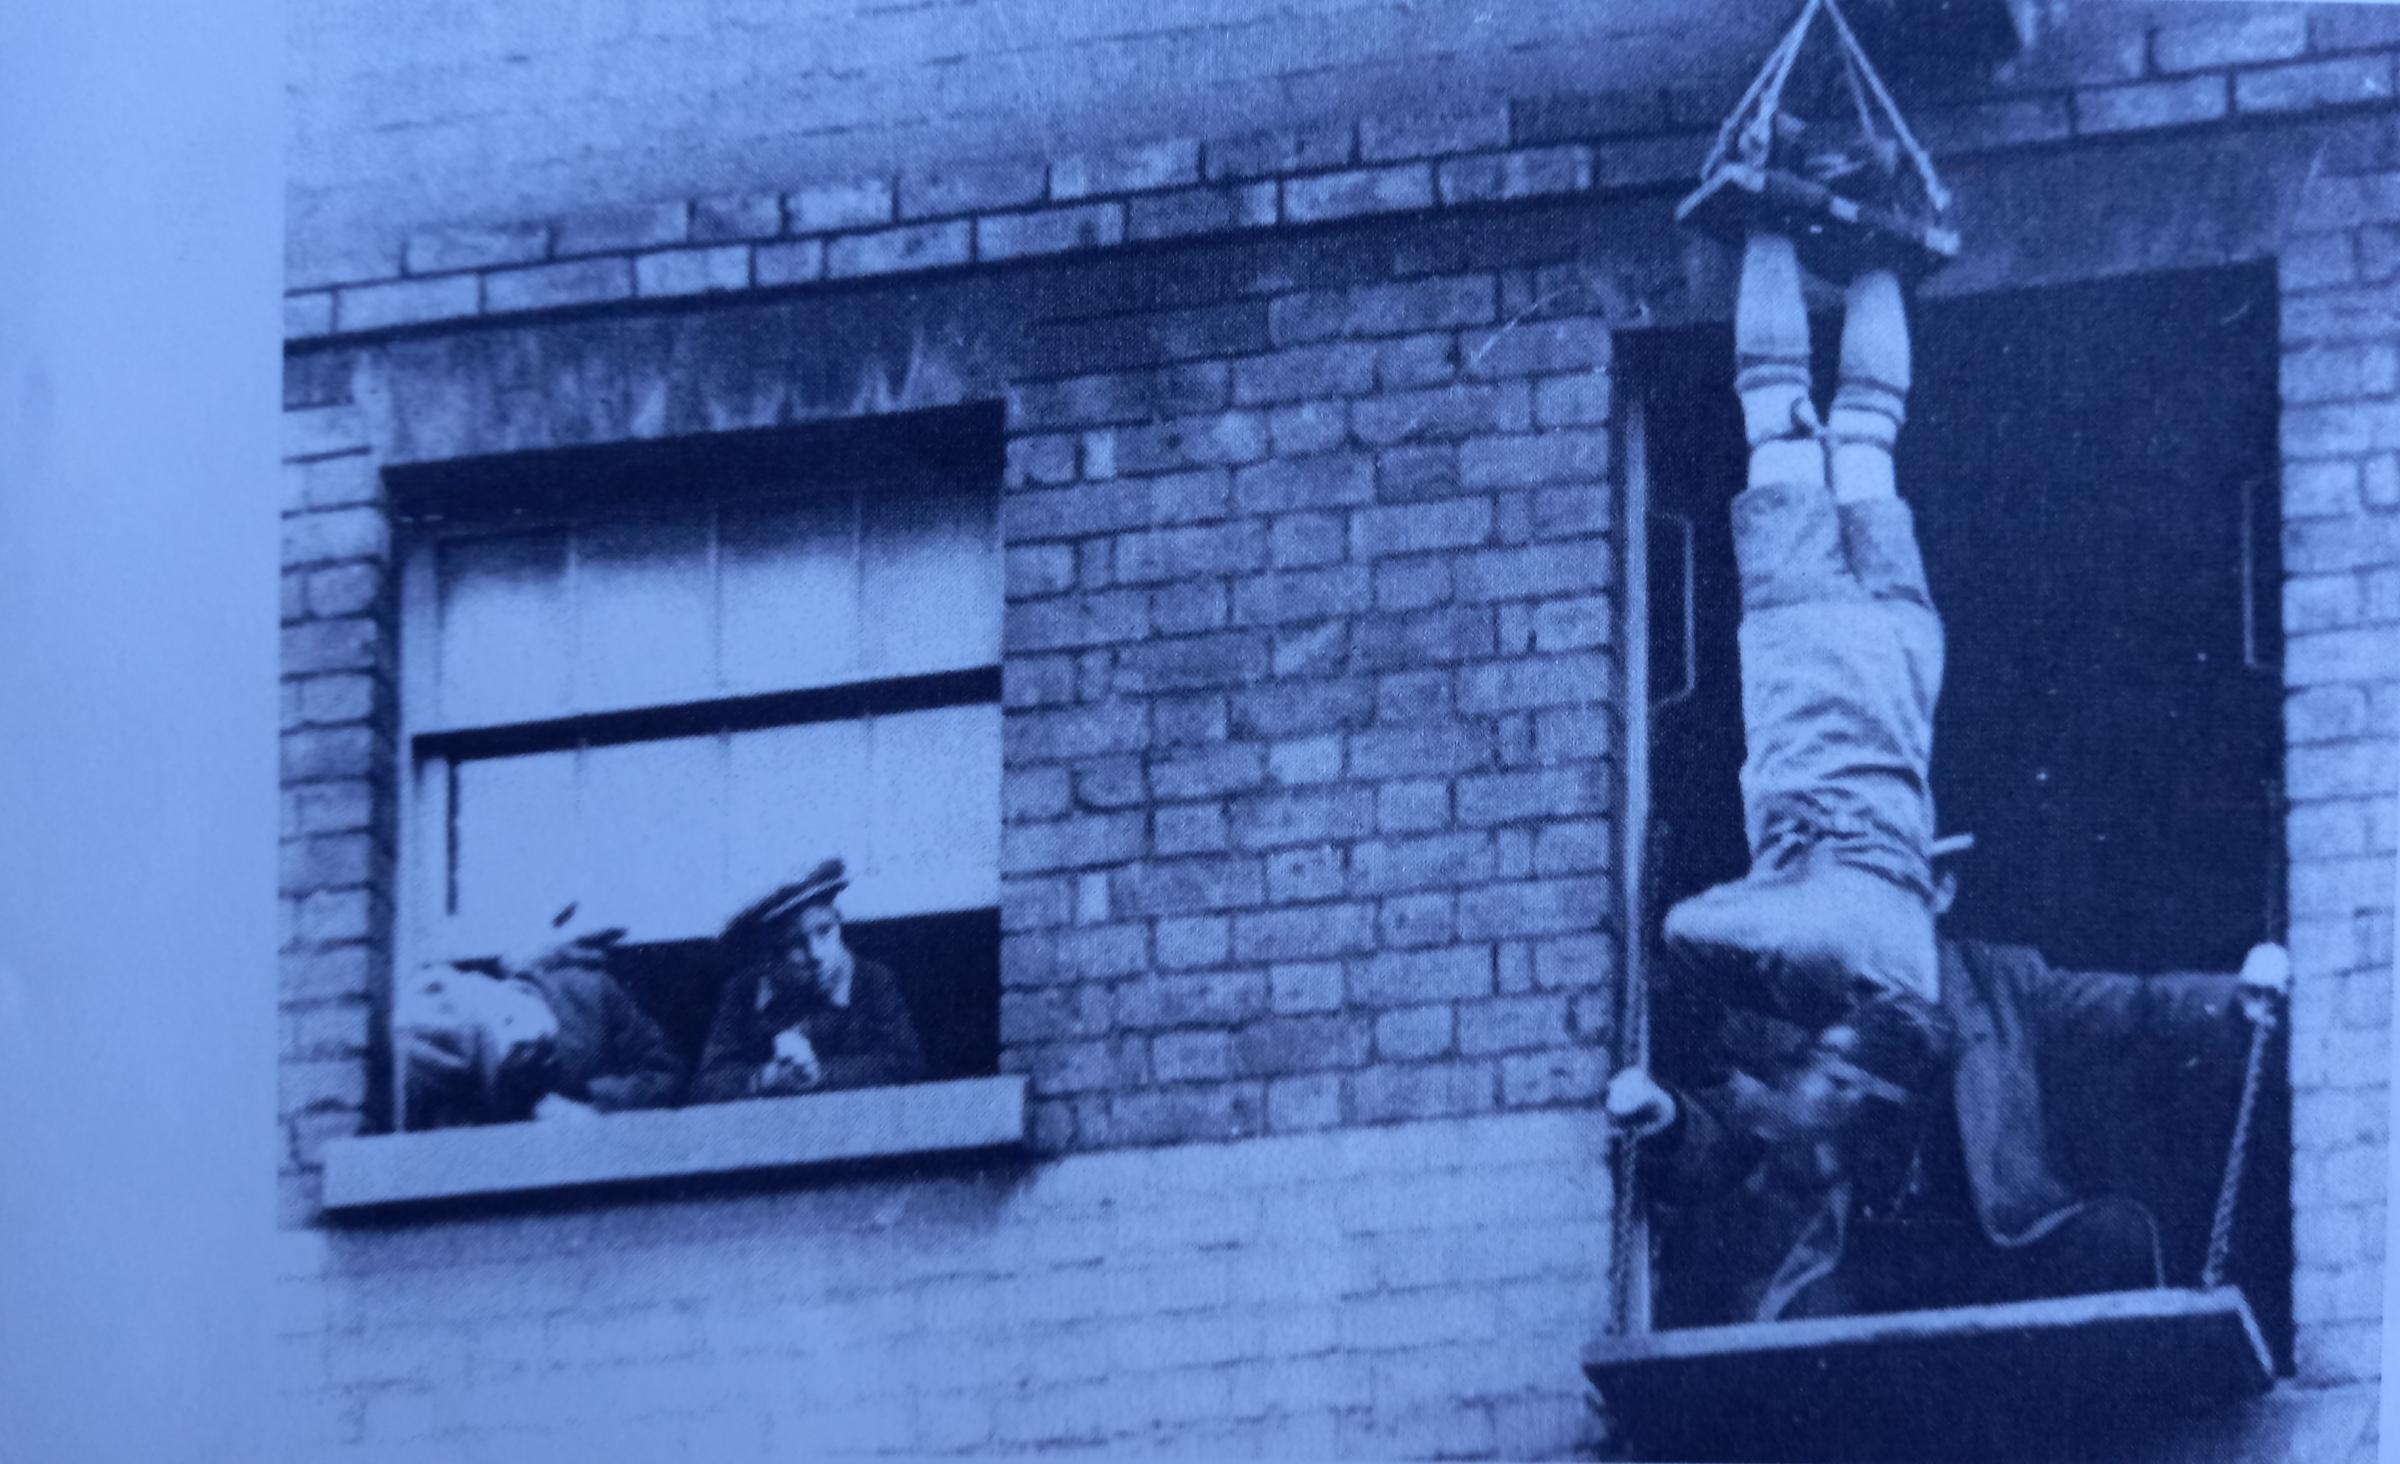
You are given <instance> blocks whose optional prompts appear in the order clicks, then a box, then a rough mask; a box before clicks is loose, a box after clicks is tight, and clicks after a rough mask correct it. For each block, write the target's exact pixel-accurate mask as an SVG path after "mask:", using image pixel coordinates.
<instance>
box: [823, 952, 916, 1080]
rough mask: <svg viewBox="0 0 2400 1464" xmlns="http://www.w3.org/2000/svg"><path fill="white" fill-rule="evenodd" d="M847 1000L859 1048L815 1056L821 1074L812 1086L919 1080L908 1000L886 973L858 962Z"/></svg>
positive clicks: (865, 963) (914, 1034)
mask: <svg viewBox="0 0 2400 1464" xmlns="http://www.w3.org/2000/svg"><path fill="white" fill-rule="evenodd" d="M851 1000H852V1001H854V1002H856V1003H857V1010H856V1016H855V1020H856V1022H857V1023H858V1026H859V1035H860V1038H861V1041H860V1044H859V1050H858V1051H856V1052H848V1053H842V1054H840V1055H837V1056H827V1055H823V1054H820V1061H821V1062H822V1064H823V1066H824V1076H823V1078H822V1079H820V1080H819V1083H818V1086H819V1087H824V1088H878V1087H887V1086H890V1085H892V1084H895V1083H915V1082H921V1081H923V1080H924V1077H925V1052H924V1049H923V1047H922V1046H920V1045H919V1044H918V1042H917V1026H916V1023H915V1022H913V1021H911V1020H909V1015H908V1003H907V1001H906V999H904V998H903V997H902V996H901V995H900V989H899V986H898V984H897V983H896V982H895V981H894V980H893V979H892V976H891V973H889V972H887V971H885V970H883V969H882V968H881V967H879V966H873V965H871V964H870V963H868V962H866V961H860V962H859V963H858V970H857V975H856V977H855V978H854V982H853V986H852V991H851Z"/></svg>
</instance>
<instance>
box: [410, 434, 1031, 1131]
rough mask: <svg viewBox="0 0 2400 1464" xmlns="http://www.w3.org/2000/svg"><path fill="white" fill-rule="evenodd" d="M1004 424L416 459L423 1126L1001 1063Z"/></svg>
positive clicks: (414, 605) (884, 1080)
mask: <svg viewBox="0 0 2400 1464" xmlns="http://www.w3.org/2000/svg"><path fill="white" fill-rule="evenodd" d="M999 444H1000V438H999V423H998V420H997V414H996V413H993V412H990V411H985V410H974V409H966V410H956V411H945V412H929V413H920V414H912V415H911V416H909V417H907V418H900V419H893V420H891V421H886V422H869V423H845V424H838V425H833V426H827V427H817V428H796V429H790V430H782V431H770V432H758V433H741V434H729V435H726V436H724V437H721V438H711V439H704V440H686V441H675V442H663V443H647V444H637V445H631V446H622V447H608V448H578V449H570V450H564V451H557V452H546V453H539V454H525V455H520V456H512V457H502V458H492V459H484V460H479V461H476V462H472V463H463V464H448V465H442V466H440V467H429V468H422V469H412V470H403V471H400V472H398V473H395V474H394V480H393V485H392V487H393V496H394V501H395V505H396V511H397V514H398V520H399V528H400V535H399V539H400V554H401V573H400V602H399V607H398V611H399V623H400V628H401V634H400V646H401V655H400V663H401V664H400V677H401V722H402V726H401V761H402V770H401V780H402V797H403V810H402V820H403V823H402V847H403V854H404V858H403V873H402V879H401V892H400V893H401V899H400V923H401V937H402V938H401V941H400V943H399V951H400V957H399V960H398V961H397V962H396V963H395V964H396V972H397V974H396V975H395V979H394V991H393V997H392V1003H391V1019H392V1024H393V1042H392V1048H393V1053H394V1058H395V1062H394V1067H395V1074H394V1082H395V1084H396V1086H397V1088H398V1092H399V1097H400V1099H401V1101H400V1103H399V1104H398V1105H397V1111H398V1112H399V1113H400V1115H401V1118H402V1124H403V1126H405V1127H412V1128H414V1127H431V1126H443V1125H448V1124H456V1123H484V1122H504V1121H511V1120H518V1119H525V1118H535V1119H550V1118H572V1117H583V1116H588V1115H590V1114H592V1113H596V1112H607V1111H615V1110H625V1109H646V1108H659V1107H669V1106H675V1105H678V1104H686V1103H703V1102H726V1101H735V1100H742V1099H749V1098H756V1097H777V1096H789V1095H794V1094H800V1093H807V1092H816V1091H826V1090H831V1089H839V1088H855V1087H869V1086H882V1085H889V1084H894V1083H905V1082H914V1081H919V1080H923V1079H928V1078H946V1077H958V1076H968V1075H973V1074H977V1073H989V1072H991V1071H993V1070H994V1067H995V1065H996V1057H997V985H998V979H997V972H998V944H999V940H998V936H999V930H998V914H997V910H998V904H999V829H1000V706H999V693H1000V673H999V661H1000V613H1001V580H1000V552H999V537H998V536H999V528H998V484H999Z"/></svg>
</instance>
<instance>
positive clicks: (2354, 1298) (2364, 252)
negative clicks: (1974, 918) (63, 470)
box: [2281, 128, 2400, 1381]
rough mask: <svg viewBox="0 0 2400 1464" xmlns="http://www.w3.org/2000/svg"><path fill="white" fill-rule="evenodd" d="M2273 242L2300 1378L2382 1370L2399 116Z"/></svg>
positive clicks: (2397, 520) (2395, 761)
mask: <svg viewBox="0 0 2400 1464" xmlns="http://www.w3.org/2000/svg"><path fill="white" fill-rule="evenodd" d="M2324 164H2325V166H2324V168H2323V170H2322V174H2321V176H2319V177H2318V178H2317V179H2316V180H2314V182H2313V183H2312V185H2311V186H2310V187H2309V189H2308V190H2307V191H2306V192H2305V193H2304V194H2303V195H2302V198H2301V201H2300V206H2299V209H2298V212H2297V213H2296V214H2295V216H2294V218H2293V229H2294V232H2293V234H2292V235H2291V237H2290V238H2289V240H2288V242H2287V244H2286V246H2285V249H2284V252H2283V254H2282V258H2281V272H2282V286H2283V317H2282V328H2283V342H2284V356H2283V376H2282V385H2283V398H2284V404H2285V405H2284V415H2283V450H2284V482H2283V511H2284V524H2285V527H2284V570H2285V574H2286V579H2285V582H2284V624H2285V631H2286V635H2287V641H2286V645H2285V652H2284V681H2285V684H2286V686H2287V687H2288V688H2289V696H2288V699H2287V701H2286V702H2285V711H2284V723H2285V728H2286V735H2287V738H2288V740H2289V743H2290V748H2291V751H2290V760H2289V764H2288V768H2287V773H2286V791H2287V793H2288V794H2289V797H2290V800H2291V814H2290V823H2289V833H2290V853H2291V900H2292V905H2291V913H2292V927H2291V947H2292V956H2293V962H2294V965H2295V968H2296V969H2295V990H2294V993H2293V1001H2292V1025H2293V1049H2292V1071H2293V1084H2294V1089H2295V1091H2294V1093H2293V1118H2292V1126H2293V1142H2294V1146H2295V1152H2294V1156H2293V1157H2294V1169H2293V1187H2294V1198H2295V1206H2294V1209H2295V1232H2294V1237H2293V1238H2294V1244H2295V1248H2296V1259H2297V1270H2296V1273H2295V1275H2294V1278H2293V1306H2294V1312H2295V1317H2296V1320H2297V1322H2298V1324H2299V1337H2298V1353H2299V1355H2298V1363H2299V1367H2300V1369H2301V1372H2302V1375H2303V1376H2304V1377H2309V1378H2312V1379H2323V1380H2327V1381H2338V1380H2342V1379H2348V1378H2362V1377H2374V1376H2377V1375H2378V1374H2379V1373H2380V1371H2381V1354H2382V1337H2381V1321H2382V1315H2383V1255H2384V1245H2383V1241H2384V1229H2385V1222H2386V1214H2387V1211H2386V1205H2385V1175H2386V1170H2387V1168H2388V1164H2389V1148H2390V1124H2389V1119H2388V1116H2387V1115H2388V1112H2389V1108H2390V1098H2391V1090H2390V1068H2391V1037H2392V1032H2391V1028H2392V985H2393V964H2392V961H2393V954H2392V904H2393V894H2394V888H2393V887H2394V876H2393V851H2394V848H2395V823H2396V819H2395V815H2396V814H2400V804H2396V801H2395V791H2396V789H2400V132H2395V131H2393V130H2392V129H2388V128H2387V129H2386V130H2385V131H2384V132H2383V133H2382V134H2380V135H2377V134H2374V133H2365V134H2361V135H2359V136H2358V137H2356V138H2354V139H2352V141H2351V142H2350V143H2349V144H2347V145H2345V146H2343V147H2341V148H2339V149H2336V150H2330V151H2329V152H2328V153H2327V155H2326V156H2325V158H2324Z"/></svg>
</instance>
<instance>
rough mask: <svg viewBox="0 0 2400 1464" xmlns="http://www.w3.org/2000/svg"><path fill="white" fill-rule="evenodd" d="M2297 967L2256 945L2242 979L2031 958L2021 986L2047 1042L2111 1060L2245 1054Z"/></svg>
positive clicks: (2277, 950)
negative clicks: (2067, 965)
mask: <svg viewBox="0 0 2400 1464" xmlns="http://www.w3.org/2000/svg"><path fill="white" fill-rule="evenodd" d="M2290 969H2291V967H2290V960H2289V958H2288V957H2287V956H2286V955H2285V954H2284V952H2283V948H2282V947H2281V946H2276V945H2260V946H2256V947H2253V948H2252V950H2251V952H2250V955H2249V958H2248V959H2247V960H2245V961H2244V962H2243V963H2242V970H2241V973H2240V974H2239V975H2217V974H2213V973H2206V974H2203V973H2185V972H2174V973H2167V974H2162V975H2156V976H2128V975H2121V974H2118V973H2114V972H2100V971H2062V970H2059V969H2058V968H2056V967H2053V966H2049V965H2046V964H2043V963H2041V962H2040V961H2039V959H2038V958H2034V957H2031V956H2030V954H2029V953H2028V955H2027V958H2026V962H2025V964H2024V966H2023V967H2022V968H2021V969H2020V971H2019V974H2018V983H2019V986H2020V989H2021V990H2022V991H2023V992H2024V995H2025V999H2026V1007H2027V1010H2028V1013H2029V1015H2030V1016H2031V1017H2032V1019H2033V1020H2034V1022H2035V1023H2036V1025H2037V1029H2038V1035H2039V1036H2040V1038H2041V1040H2042V1041H2043V1043H2044V1044H2045V1045H2051V1044H2056V1045H2060V1046H2065V1047H2071V1048H2073V1049H2075V1050H2076V1051H2077V1052H2078V1054H2079V1055H2080V1058H2081V1060H2082V1061H2085V1062H2093V1063H2108V1062H2124V1061H2130V1060H2136V1059H2141V1058H2149V1057H2158V1056H2170V1057H2172V1056H2201V1055H2206V1054H2209V1053H2211V1052H2215V1051H2220V1050H2221V1051H2222V1052H2225V1053H2228V1054H2230V1053H2235V1052H2238V1051H2240V1050H2241V1048H2242V1046H2243V1045H2244V1044H2246V1043H2247V1042H2248V1041H2249V1037H2250V1026H2251V1022H2252V1021H2254V1020H2258V1019H2260V1018H2261V1017H2269V1018H2271V1016H2272V1012H2273V1009H2274V1007H2275V1006H2276V1005H2277V1004H2279V1003H2280V1001H2281V1000H2282V997H2283V994H2284V992H2285V991H2286V990H2287V989H2288V987H2289V985H2290Z"/></svg>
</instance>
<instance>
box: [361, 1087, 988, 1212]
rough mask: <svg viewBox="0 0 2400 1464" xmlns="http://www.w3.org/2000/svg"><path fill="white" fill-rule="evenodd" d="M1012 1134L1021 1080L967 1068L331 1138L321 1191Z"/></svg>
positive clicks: (907, 1147) (935, 1149)
mask: <svg viewBox="0 0 2400 1464" xmlns="http://www.w3.org/2000/svg"><path fill="white" fill-rule="evenodd" d="M1024 1142H1025V1080H1024V1079H1023V1078H1022V1077H1001V1078H969V1079H966V1080H964V1081H959V1082H948V1083H917V1084H913V1085H911V1086H908V1087H903V1088H859V1089H854V1090H851V1091H848V1092H841V1093H812V1094H807V1095H804V1096H801V1097H797V1098H761V1099H753V1100H750V1101H746V1102H741V1103H719V1104H709V1105H705V1106H701V1107H694V1108H673V1109H661V1110H658V1111H655V1112H643V1113H615V1114H609V1115H606V1116H604V1117H600V1118H593V1119H586V1120H580V1121H578V1120H559V1121H555V1122H549V1123H511V1124H495V1125H492V1126H490V1127H485V1128H457V1129H436V1130H430V1131H428V1132H425V1133H411V1134H378V1135H374V1136H371V1137H366V1138H356V1139H343V1140H339V1141H337V1142H335V1143H333V1144H330V1145H328V1146H327V1147H326V1150H325V1199H324V1204H325V1209H326V1210H327V1211H329V1212H344V1211H359V1210H368V1209H373V1208H376V1207H379V1206H385V1205H402V1204H416V1203H421V1202H425V1201H435V1200H460V1199H468V1198H472V1197H476V1196H491V1195H513V1194H531V1193H536V1192H539V1191H544V1190H558V1189H571V1188H578V1187H581V1186H585V1185H606V1184H624V1183H628V1182H634V1181H642V1180H664V1179H687V1178H692V1177H696V1176H702V1175H731V1174H748V1173H755V1172H759V1171H764V1170H779V1169H802V1168H808V1167H811V1166H816V1165H825V1164H842V1163H855V1162H858V1161H862V1160H874V1159H902V1158H911V1157H921V1156H926V1155H934V1154H957V1153H965V1152H972V1151H977V1150H993V1149H1008V1148H1014V1147H1018V1146H1021V1145H1022V1144H1023V1143H1024Z"/></svg>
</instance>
